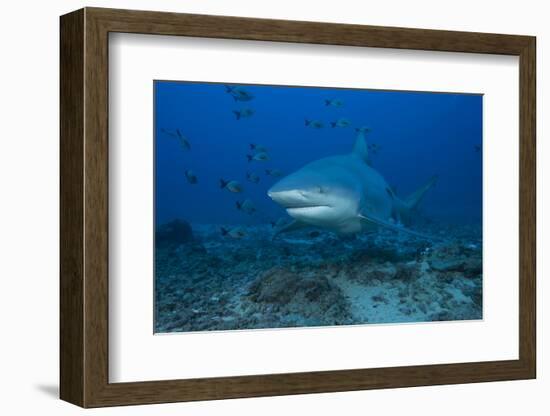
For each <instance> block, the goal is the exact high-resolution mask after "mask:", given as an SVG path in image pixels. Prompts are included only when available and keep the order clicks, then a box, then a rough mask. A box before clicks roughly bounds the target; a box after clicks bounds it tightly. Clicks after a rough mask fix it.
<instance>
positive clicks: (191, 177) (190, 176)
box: [184, 170, 199, 185]
mask: <svg viewBox="0 0 550 416" xmlns="http://www.w3.org/2000/svg"><path fill="white" fill-rule="evenodd" d="M184 173H185V177H186V178H187V182H189V183H190V184H191V185H195V184H197V183H198V182H199V180H198V178H197V175H195V172H193V171H192V170H186V171H185V172H184Z"/></svg>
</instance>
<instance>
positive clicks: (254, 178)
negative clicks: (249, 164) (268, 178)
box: [246, 172, 260, 183]
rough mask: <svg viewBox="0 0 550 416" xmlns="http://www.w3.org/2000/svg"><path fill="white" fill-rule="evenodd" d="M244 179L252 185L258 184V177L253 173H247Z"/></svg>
mask: <svg viewBox="0 0 550 416" xmlns="http://www.w3.org/2000/svg"><path fill="white" fill-rule="evenodd" d="M246 179H248V180H249V181H250V182H252V183H258V182H260V177H259V176H258V175H256V174H255V173H254V172H247V173H246Z"/></svg>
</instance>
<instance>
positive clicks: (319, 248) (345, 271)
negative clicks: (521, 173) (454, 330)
mask: <svg viewBox="0 0 550 416" xmlns="http://www.w3.org/2000/svg"><path fill="white" fill-rule="evenodd" d="M229 228H231V227H229ZM242 229H243V230H244V231H245V233H246V235H245V236H244V237H243V238H240V239H235V238H231V237H229V236H222V235H221V233H220V225H198V224H193V225H192V233H193V236H192V237H191V235H189V238H187V239H186V241H185V242H182V241H174V242H170V241H168V242H165V243H163V244H161V245H157V248H156V253H155V332H156V333H160V332H188V331H209V330H232V329H260V328H286V327H303V326H327V325H330V326H332V325H353V324H369V323H370V324H382V323H400V322H427V321H452V320H475V319H482V247H481V243H480V241H481V226H479V225H477V226H472V225H467V226H466V225H465V226H457V225H444V224H435V223H432V224H430V225H427V226H424V227H423V229H422V231H423V232H424V233H429V234H431V235H434V236H439V237H441V240H425V239H419V238H416V237H413V236H410V235H407V234H403V233H400V234H396V233H395V232H393V231H385V230H380V231H378V232H376V233H370V234H361V235H358V236H357V237H356V238H355V239H341V238H339V237H337V236H335V235H334V234H332V233H329V232H318V233H313V234H312V232H311V230H308V231H303V232H292V233H287V234H281V235H280V236H278V237H277V238H275V239H273V240H272V233H273V231H272V228H271V226H269V225H265V226H264V225H261V226H246V227H242Z"/></svg>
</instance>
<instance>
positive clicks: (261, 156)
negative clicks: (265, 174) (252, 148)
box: [246, 152, 269, 162]
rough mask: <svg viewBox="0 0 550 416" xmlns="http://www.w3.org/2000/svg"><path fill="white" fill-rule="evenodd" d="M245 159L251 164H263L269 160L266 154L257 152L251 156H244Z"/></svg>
mask: <svg viewBox="0 0 550 416" xmlns="http://www.w3.org/2000/svg"><path fill="white" fill-rule="evenodd" d="M246 158H247V159H248V161H249V162H252V161H253V160H256V161H258V162H265V161H266V160H269V155H268V154H267V153H266V152H259V153H256V154H253V155H246Z"/></svg>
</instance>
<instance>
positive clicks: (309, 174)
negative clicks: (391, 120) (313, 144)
mask: <svg viewBox="0 0 550 416" xmlns="http://www.w3.org/2000/svg"><path fill="white" fill-rule="evenodd" d="M368 153H369V149H368V146H367V143H366V140H365V132H364V131H359V132H358V134H357V138H356V140H355V144H354V146H353V150H352V152H351V153H348V154H344V155H336V156H330V157H326V158H323V159H318V160H315V161H313V162H311V163H309V164H307V165H305V166H304V167H302V168H301V169H299V170H297V171H296V172H294V173H292V174H290V175H288V176H286V177H284V178H282V179H281V180H280V181H279V182H277V183H276V184H275V185H273V187H271V189H269V191H268V193H267V194H268V196H269V197H270V198H271V199H272V200H273V201H274V202H276V203H277V204H279V205H281V206H282V207H283V208H285V209H286V211H287V213H288V215H290V216H291V217H292V218H293V219H294V221H293V222H291V223H290V224H288V225H286V226H284V227H282V228H280V229H278V230H277V231H276V232H275V235H274V237H275V236H276V235H278V234H280V233H282V232H287V231H292V230H297V229H302V228H305V227H318V228H322V229H326V230H329V231H333V232H335V233H337V234H338V235H341V236H346V235H348V236H349V235H354V234H357V233H359V232H362V231H373V230H376V229H377V228H378V227H382V228H387V229H391V230H394V231H398V232H404V233H408V234H411V235H414V236H417V237H420V238H431V237H429V236H425V235H423V234H420V233H417V232H416V231H413V230H410V229H408V228H405V227H404V226H403V225H402V224H403V223H408V222H409V221H410V218H411V214H412V212H413V211H414V210H415V208H416V207H417V206H418V205H419V203H420V202H421V200H422V199H423V197H424V196H425V194H426V192H427V191H428V190H429V189H430V188H431V187H432V186H433V185H434V184H435V182H436V180H437V177H436V176H434V177H432V178H431V179H430V180H429V181H428V182H427V183H426V184H424V185H423V186H422V187H420V188H419V189H418V190H417V191H416V192H414V193H412V194H411V195H410V196H408V197H407V198H405V199H400V198H398V197H397V195H395V193H394V192H393V191H392V188H391V187H390V186H389V185H388V183H387V182H386V180H385V179H384V178H383V177H382V175H381V174H380V173H378V172H377V171H376V170H375V169H374V168H372V167H371V166H369V164H368V158H369V154H368Z"/></svg>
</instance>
